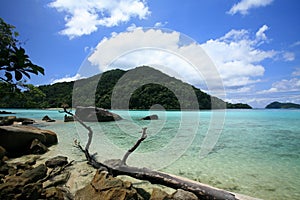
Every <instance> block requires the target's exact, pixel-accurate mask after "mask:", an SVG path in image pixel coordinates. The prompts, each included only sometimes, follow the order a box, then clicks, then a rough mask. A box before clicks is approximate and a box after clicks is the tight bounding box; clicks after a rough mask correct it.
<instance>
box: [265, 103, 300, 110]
mask: <svg viewBox="0 0 300 200" xmlns="http://www.w3.org/2000/svg"><path fill="white" fill-rule="evenodd" d="M266 109H300V104H296V103H280V102H278V101H275V102H272V103H270V104H268V105H267V106H266Z"/></svg>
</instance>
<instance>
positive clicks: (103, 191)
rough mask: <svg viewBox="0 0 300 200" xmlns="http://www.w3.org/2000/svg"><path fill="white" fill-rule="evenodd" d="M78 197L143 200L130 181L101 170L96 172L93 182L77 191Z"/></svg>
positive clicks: (104, 199)
mask: <svg viewBox="0 0 300 200" xmlns="http://www.w3.org/2000/svg"><path fill="white" fill-rule="evenodd" d="M76 199H78V200H79V199H103V200H106V199H107V200H108V199H118V200H128V199H133V200H135V199H137V200H143V198H142V197H141V196H140V195H139V194H138V193H137V191H136V189H134V188H133V187H132V184H131V183H130V182H128V181H122V180H121V179H118V178H115V177H112V176H109V175H108V173H107V172H100V171H97V172H96V175H95V176H94V178H93V180H92V182H91V184H88V185H87V186H86V187H84V188H83V189H81V190H78V191H77V192H76V194H75V200H76Z"/></svg>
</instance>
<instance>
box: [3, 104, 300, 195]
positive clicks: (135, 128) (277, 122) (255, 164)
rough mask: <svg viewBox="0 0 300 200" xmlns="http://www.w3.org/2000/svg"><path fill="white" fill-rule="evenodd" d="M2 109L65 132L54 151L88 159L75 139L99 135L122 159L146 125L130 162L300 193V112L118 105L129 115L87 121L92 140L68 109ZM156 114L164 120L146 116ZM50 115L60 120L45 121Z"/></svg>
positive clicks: (236, 185)
mask: <svg viewBox="0 0 300 200" xmlns="http://www.w3.org/2000/svg"><path fill="white" fill-rule="evenodd" d="M0 110H5V111H10V112H14V113H16V114H15V115H16V116H17V117H25V118H31V119H34V120H36V121H37V123H36V124H34V126H37V127H40V128H43V129H48V130H52V131H54V132H55V133H57V135H58V140H59V143H58V145H56V146H54V147H52V148H51V151H53V152H55V154H59V155H66V156H68V157H69V158H70V159H74V160H77V159H82V152H80V151H79V150H78V148H76V147H75V146H74V141H76V142H80V144H81V145H82V146H83V147H85V145H86V144H87V143H88V141H91V144H90V146H89V150H90V153H92V154H94V155H95V156H96V158H97V159H98V160H99V161H105V160H108V159H122V157H123V155H124V154H125V153H126V152H127V150H128V149H130V148H131V147H133V146H134V144H135V143H136V142H137V141H138V140H139V139H140V137H141V135H142V130H143V128H146V129H144V130H145V131H146V133H147V138H146V139H145V140H143V141H142V142H141V144H140V145H139V146H138V148H137V149H136V150H135V151H134V152H133V153H132V154H131V155H130V156H129V157H128V160H127V164H128V165H132V166H137V167H148V168H151V169H154V170H160V171H163V172H167V173H172V174H175V175H179V176H183V177H187V178H189V179H193V180H196V181H199V182H202V183H205V184H208V185H211V186H214V187H217V188H221V189H225V190H228V191H232V192H236V193H241V194H245V195H249V196H252V197H256V198H260V199H295V200H296V199H300V110H293V109H274V110H273V109H249V110H230V109H229V110H215V111H208V110H203V111H164V110H147V111H125V110H113V111H112V112H114V113H117V114H119V115H120V116H121V117H123V118H124V119H123V120H120V121H117V122H89V123H86V124H87V125H88V126H90V127H91V128H92V130H93V134H92V136H91V138H89V136H88V131H87V130H86V129H85V128H84V127H82V126H81V125H80V124H79V123H78V122H63V117H64V115H65V113H63V112H61V111H62V110H57V109H55V110H35V109H4V108H3V109H1V108H0ZM70 111H71V112H74V110H70ZM152 114H156V115H158V120H152V121H145V120H141V118H142V117H145V116H148V115H152ZM45 115H48V116H49V117H50V118H51V119H55V120H56V122H48V123H47V122H43V121H41V119H42V117H43V116H45ZM1 116H3V115H1Z"/></svg>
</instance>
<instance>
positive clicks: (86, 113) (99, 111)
mask: <svg viewBox="0 0 300 200" xmlns="http://www.w3.org/2000/svg"><path fill="white" fill-rule="evenodd" d="M75 114H76V116H77V117H79V119H81V120H82V121H85V122H109V121H117V120H121V119H122V117H120V116H119V115H117V114H115V113H112V112H109V111H108V110H105V109H103V108H97V107H81V106H78V107H77V108H76V112H75Z"/></svg>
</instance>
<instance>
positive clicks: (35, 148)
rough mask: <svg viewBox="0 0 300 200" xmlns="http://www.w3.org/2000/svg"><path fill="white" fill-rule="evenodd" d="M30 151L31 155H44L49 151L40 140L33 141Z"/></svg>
mask: <svg viewBox="0 0 300 200" xmlns="http://www.w3.org/2000/svg"><path fill="white" fill-rule="evenodd" d="M29 149H30V153H31V154H44V153H46V152H47V151H48V148H47V147H46V146H45V145H44V144H43V143H41V141H39V140H38V139H34V140H33V141H32V143H31V146H30V148H29Z"/></svg>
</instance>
